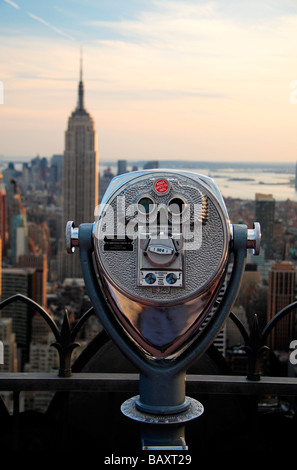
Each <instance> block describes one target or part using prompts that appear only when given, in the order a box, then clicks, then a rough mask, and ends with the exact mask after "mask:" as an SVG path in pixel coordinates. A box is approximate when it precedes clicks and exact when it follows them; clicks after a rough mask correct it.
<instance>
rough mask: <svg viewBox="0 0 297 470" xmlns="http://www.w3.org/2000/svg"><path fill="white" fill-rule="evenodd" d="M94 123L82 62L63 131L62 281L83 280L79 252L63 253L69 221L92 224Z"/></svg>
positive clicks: (95, 182) (95, 172) (95, 165)
mask: <svg viewBox="0 0 297 470" xmlns="http://www.w3.org/2000/svg"><path fill="white" fill-rule="evenodd" d="M96 140H97V136H96V131H95V125H94V120H93V118H92V116H91V115H90V114H89V113H88V111H87V110H86V108H85V104H84V83H83V77H82V60H81V63H80V80H79V85H78V101H77V106H76V108H75V110H74V111H73V112H72V113H71V115H70V117H69V119H68V128H67V130H66V132H65V151H64V157H63V218H62V233H63V235H62V239H63V244H64V249H63V253H64V255H65V256H63V257H62V259H61V261H62V263H61V269H60V275H61V278H66V277H68V278H77V277H82V274H81V268H80V260H79V256H78V253H75V254H73V255H72V256H70V255H67V253H65V251H66V248H65V242H64V240H65V235H64V234H65V228H66V224H67V222H68V221H69V220H73V222H74V223H75V225H76V226H79V225H80V224H81V223H85V222H93V221H94V218H95V217H94V211H95V207H96V206H97V204H98V153H97V141H96Z"/></svg>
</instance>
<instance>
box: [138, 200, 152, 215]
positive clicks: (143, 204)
mask: <svg viewBox="0 0 297 470" xmlns="http://www.w3.org/2000/svg"><path fill="white" fill-rule="evenodd" d="M154 207H155V204H154V201H153V200H152V199H151V198H149V197H142V198H141V199H139V201H138V209H139V212H142V213H143V214H149V213H150V212H152V210H153V209H154Z"/></svg>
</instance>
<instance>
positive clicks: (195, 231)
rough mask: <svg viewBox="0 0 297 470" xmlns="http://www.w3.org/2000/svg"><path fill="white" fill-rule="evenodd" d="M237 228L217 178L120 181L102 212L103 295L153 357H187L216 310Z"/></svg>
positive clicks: (182, 175)
mask: <svg viewBox="0 0 297 470" xmlns="http://www.w3.org/2000/svg"><path fill="white" fill-rule="evenodd" d="M231 241H232V227H231V225H230V222H229V219H228V214H227V210H226V207H225V204H224V201H223V199H222V197H221V195H220V193H219V191H218V189H217V187H216V185H215V183H214V182H213V180H211V179H210V178H207V177H205V176H203V177H202V176H200V175H196V174H195V173H187V172H175V171H172V170H170V171H169V170H167V171H162V170H147V171H139V172H133V173H128V174H125V175H122V176H119V177H116V178H114V180H113V181H112V182H111V184H110V186H109V187H108V189H107V191H106V193H105V196H104V199H103V200H102V203H101V205H100V206H99V212H98V215H97V220H96V223H95V226H94V253H95V259H96V264H97V267H98V273H99V277H100V280H101V283H102V285H103V290H104V292H105V294H106V295H107V297H108V301H109V303H110V304H111V305H112V307H113V309H114V310H115V312H116V315H117V316H118V318H120V320H121V323H122V325H123V327H124V328H125V330H126V332H127V334H128V335H129V336H130V337H131V338H133V339H134V340H135V342H136V344H137V345H138V347H139V348H140V349H141V350H142V351H143V353H144V354H145V355H146V356H148V357H149V358H151V359H154V358H170V359H171V358H172V357H173V356H175V355H178V354H179V352H180V351H182V350H183V349H184V348H185V346H186V344H187V343H188V342H189V341H191V339H192V337H193V335H195V333H196V332H197V330H198V329H199V326H200V325H201V323H202V322H203V320H204V318H205V316H206V315H207V313H208V312H209V310H210V308H211V307H212V305H213V303H214V301H215V299H216V294H217V293H218V291H219V289H220V287H221V284H222V281H223V280H224V276H225V273H226V267H227V264H228V260H229V254H230V243H231Z"/></svg>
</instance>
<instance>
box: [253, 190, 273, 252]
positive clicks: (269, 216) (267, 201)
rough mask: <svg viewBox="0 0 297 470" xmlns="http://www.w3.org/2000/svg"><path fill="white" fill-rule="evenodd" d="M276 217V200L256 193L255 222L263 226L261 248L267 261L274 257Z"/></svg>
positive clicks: (270, 195)
mask: <svg viewBox="0 0 297 470" xmlns="http://www.w3.org/2000/svg"><path fill="white" fill-rule="evenodd" d="M274 216H275V199H274V197H273V196H272V194H261V193H256V210H255V220H256V221H257V222H260V224H261V234H262V238H261V247H262V248H264V250H265V259H267V260H268V259H273V255H274V239H273V238H274Z"/></svg>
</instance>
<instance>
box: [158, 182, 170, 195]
mask: <svg viewBox="0 0 297 470" xmlns="http://www.w3.org/2000/svg"><path fill="white" fill-rule="evenodd" d="M168 187H169V186H168V183H167V181H166V180H158V181H156V183H155V190H156V191H157V193H161V194H162V193H166V191H167V190H168Z"/></svg>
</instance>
